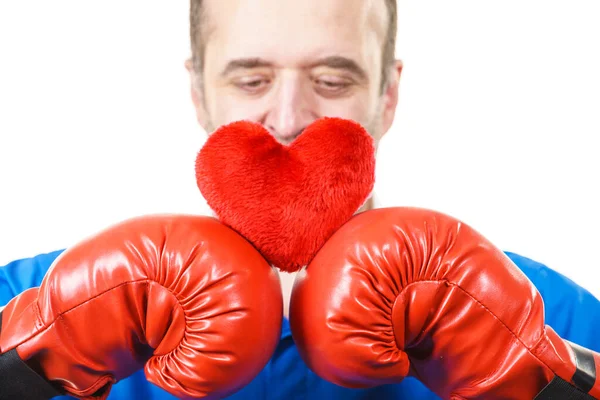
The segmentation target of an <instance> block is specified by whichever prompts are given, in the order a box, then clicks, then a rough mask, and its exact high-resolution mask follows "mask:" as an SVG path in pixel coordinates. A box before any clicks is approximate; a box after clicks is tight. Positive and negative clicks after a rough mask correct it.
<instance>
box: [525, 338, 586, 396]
mask: <svg viewBox="0 0 600 400" xmlns="http://www.w3.org/2000/svg"><path fill="white" fill-rule="evenodd" d="M565 342H566V343H567V344H568V345H569V346H571V349H573V353H574V354H575V362H576V365H577V369H576V370H575V374H573V378H572V379H573V382H574V383H575V385H573V384H571V383H569V382H567V381H565V380H564V379H562V378H560V377H558V376H555V377H554V379H552V382H550V383H549V384H548V385H546V387H545V388H544V389H543V390H542V391H541V392H540V393H539V394H538V395H537V396H536V397H535V399H534V400H555V399H560V400H594V398H593V397H592V396H590V395H589V394H588V392H589V391H590V390H592V388H593V387H594V383H595V382H596V364H595V362H594V356H593V354H592V352H591V351H590V350H588V349H586V348H584V347H581V346H579V345H576V344H575V343H571V342H569V341H567V340H565Z"/></svg>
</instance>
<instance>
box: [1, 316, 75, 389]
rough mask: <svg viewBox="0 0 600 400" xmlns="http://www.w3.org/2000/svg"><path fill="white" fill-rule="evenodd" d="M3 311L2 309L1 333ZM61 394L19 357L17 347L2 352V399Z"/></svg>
mask: <svg viewBox="0 0 600 400" xmlns="http://www.w3.org/2000/svg"><path fill="white" fill-rule="evenodd" d="M1 333H2V312H1V311H0V334H1ZM61 394H64V393H60V392H59V391H58V390H56V389H55V388H54V387H53V386H52V385H51V384H50V383H49V382H48V381H46V380H45V379H44V378H43V377H42V376H40V375H39V374H38V373H36V372H35V371H34V370H32V369H31V368H30V367H29V366H28V365H27V364H25V362H23V360H21V357H19V354H18V353H17V350H16V349H12V350H10V351H8V352H6V353H4V354H0V400H15V399H19V400H49V399H51V398H53V397H56V396H60V395H61Z"/></svg>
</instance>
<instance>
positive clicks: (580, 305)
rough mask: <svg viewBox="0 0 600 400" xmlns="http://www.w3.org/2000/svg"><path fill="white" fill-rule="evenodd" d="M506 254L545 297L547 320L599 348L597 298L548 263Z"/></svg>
mask: <svg viewBox="0 0 600 400" xmlns="http://www.w3.org/2000/svg"><path fill="white" fill-rule="evenodd" d="M505 254H506V255H507V256H508V257H509V258H510V259H511V260H512V261H513V262H514V263H515V264H516V266H517V267H519V269H520V270H521V271H522V272H523V273H524V274H525V275H526V276H527V277H528V278H529V280H530V281H531V282H532V283H533V285H534V286H535V287H536V289H537V290H538V292H539V293H540V295H541V297H542V300H543V301H544V314H545V319H546V324H547V325H549V326H551V327H552V328H553V329H554V330H555V331H556V332H557V333H558V334H559V335H560V336H561V337H563V338H564V339H567V340H570V341H572V342H574V343H577V344H579V345H581V346H584V347H587V348H590V349H592V350H595V351H600V337H599V336H598V335H597V334H596V332H597V331H598V329H600V301H599V300H598V299H597V298H596V297H594V295H592V294H591V293H590V292H589V291H587V290H586V289H585V288H583V287H581V286H579V285H577V284H576V283H575V282H573V281H572V280H571V279H569V278H568V277H566V276H564V275H563V274H561V273H559V272H557V271H555V270H553V269H551V268H550V267H548V266H546V265H544V264H542V263H540V262H538V261H535V260H533V259H531V258H528V257H524V256H522V255H520V254H516V253H512V252H506V251H505Z"/></svg>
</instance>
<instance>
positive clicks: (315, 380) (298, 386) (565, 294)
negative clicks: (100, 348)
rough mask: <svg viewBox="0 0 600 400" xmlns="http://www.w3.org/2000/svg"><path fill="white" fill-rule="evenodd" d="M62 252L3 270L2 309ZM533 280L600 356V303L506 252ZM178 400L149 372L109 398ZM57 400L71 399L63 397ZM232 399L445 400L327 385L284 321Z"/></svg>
mask: <svg viewBox="0 0 600 400" xmlns="http://www.w3.org/2000/svg"><path fill="white" fill-rule="evenodd" d="M61 252H62V250H61V251H56V252H53V253H49V254H40V255H38V256H36V257H33V258H28V259H23V260H17V261H14V262H12V263H10V264H8V265H6V266H4V267H0V306H3V305H5V304H6V303H8V301H9V300H10V299H12V298H13V297H14V296H16V295H17V294H19V293H21V292H23V291H24V290H25V289H28V288H30V287H36V286H39V285H40V283H41V281H42V278H43V277H44V274H45V273H46V271H47V270H48V268H49V267H50V265H51V264H52V262H53V261H54V259H55V258H56V257H58V255H59V254H60V253H61ZM506 254H507V255H508V256H509V257H510V258H511V259H512V261H513V262H514V263H515V264H516V265H517V266H518V267H519V268H520V269H521V270H522V271H523V272H524V273H525V275H527V277H529V279H530V280H531V281H532V282H533V284H534V285H535V286H536V288H537V289H538V291H539V292H540V293H541V295H542V298H543V299H544V306H545V315H546V323H547V324H548V325H550V326H551V327H552V328H553V329H554V330H555V331H556V332H557V333H558V334H559V335H560V336H561V337H563V338H564V339H568V340H570V341H572V342H574V343H577V344H579V345H582V346H584V347H587V348H589V349H592V350H595V351H598V352H600V335H598V332H600V301H598V299H596V298H595V297H594V296H593V295H592V294H591V293H589V292H588V291H586V290H585V289H583V288H581V287H579V286H578V285H576V284H575V283H574V282H573V281H571V280H570V279H568V278H567V277H565V276H563V275H561V274H559V273H557V272H555V271H553V270H551V269H550V268H548V267H546V266H545V265H542V264H540V263H537V262H535V261H533V260H530V259H528V258H525V257H522V256H519V255H517V254H514V253H506ZM134 398H135V399H146V400H167V399H169V400H171V399H173V400H175V399H176V398H175V397H174V396H171V395H169V394H168V393H166V392H165V391H163V390H162V389H159V388H158V387H156V386H154V385H153V384H151V383H149V382H148V381H146V378H145V376H144V372H143V371H139V372H137V373H136V374H134V375H132V376H130V377H129V378H127V379H124V380H123V381H121V382H118V383H117V384H116V385H115V386H114V387H113V390H112V391H111V394H110V395H109V397H108V399H109V400H130V399H134ZM55 399H71V397H68V396H60V397H56V398H55ZM228 399H230V400H258V399H285V400H300V399H348V400H362V399H380V400H392V399H394V400H396V399H422V400H433V399H439V397H437V396H436V395H435V394H433V393H432V392H430V391H429V390H428V389H427V388H425V387H424V386H423V385H422V384H421V383H420V382H419V381H417V380H416V379H413V378H406V379H405V380H404V381H403V382H401V383H399V384H395V385H385V386H380V387H377V388H372V389H360V390H357V389H345V388H342V387H339V386H336V385H333V384H331V383H329V382H326V381H324V380H323V379H320V378H319V377H317V376H316V375H315V374H314V373H312V372H311V371H310V370H309V369H308V368H307V366H306V365H305V364H304V362H303V361H302V360H301V358H300V356H299V354H298V350H297V348H296V346H295V345H294V341H293V339H292V335H291V332H290V326H289V322H288V321H287V320H284V321H283V328H282V331H281V340H280V342H279V345H278V346H277V349H276V351H275V353H274V355H273V357H272V358H271V360H270V362H269V363H268V364H267V366H266V367H265V368H264V369H263V370H262V371H261V373H260V374H259V375H258V376H257V377H256V378H255V379H254V380H253V381H252V382H251V383H250V384H248V385H247V386H246V387H244V388H243V389H241V390H240V391H238V392H237V393H235V394H234V395H232V396H230V397H228Z"/></svg>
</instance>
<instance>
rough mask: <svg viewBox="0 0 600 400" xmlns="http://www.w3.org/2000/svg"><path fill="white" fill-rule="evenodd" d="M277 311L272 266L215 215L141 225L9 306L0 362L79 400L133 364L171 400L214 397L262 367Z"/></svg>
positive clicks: (107, 240) (75, 258) (127, 225)
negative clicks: (18, 364) (10, 362)
mask: <svg viewBox="0 0 600 400" xmlns="http://www.w3.org/2000/svg"><path fill="white" fill-rule="evenodd" d="M282 304H283V303H282V295H281V289H280V286H279V278H278V275H277V272H276V270H275V269H274V268H272V267H271V266H270V265H269V264H268V263H267V262H266V261H265V260H264V259H263V257H262V256H261V255H260V254H259V253H258V252H257V251H256V250H255V249H254V247H252V246H251V245H250V243H249V242H247V241H246V240H245V239H244V238H242V237H241V236H240V235H239V234H237V233H236V232H234V231H233V230H232V229H230V228H228V227H226V226H225V225H223V224H221V223H220V222H219V221H217V220H216V219H214V218H209V217H200V216H176V215H162V216H150V217H140V218H136V219H132V220H128V221H126V222H124V223H120V224H117V225H115V226H113V227H111V228H109V229H107V230H104V231H102V232H100V233H99V234H97V235H95V236H93V237H91V238H88V239H87V240H85V241H83V242H81V243H79V244H78V245H76V246H74V247H73V248H71V249H69V250H67V251H65V252H64V253H63V254H61V255H60V257H59V258H58V259H57V260H56V261H55V263H54V265H53V266H52V267H51V268H50V270H49V271H48V273H47V274H46V276H45V277H44V280H43V282H42V284H41V286H40V287H39V288H34V289H29V290H27V291H25V292H23V293H22V294H20V295H19V296H17V297H16V298H14V299H13V300H11V301H10V302H9V303H8V305H7V306H6V307H5V308H4V310H2V314H1V315H0V316H1V321H2V325H1V332H0V353H2V355H1V356H0V357H2V358H4V357H7V358H8V357H13V358H14V357H16V355H18V357H19V358H20V360H22V361H25V362H26V364H27V366H29V367H31V368H32V369H33V370H34V371H36V372H37V373H39V374H40V375H42V376H43V377H44V378H45V379H46V380H47V381H48V382H49V383H51V384H52V386H54V387H58V388H59V389H60V391H61V392H65V393H66V394H69V395H71V396H74V397H77V398H92V396H94V397H93V398H94V399H105V398H106V397H107V396H108V394H109V391H110V388H111V387H112V385H113V384H114V383H115V382H117V381H119V380H121V379H123V378H126V377H127V376H129V375H131V374H133V373H134V372H136V371H138V370H139V369H141V368H142V367H144V370H145V373H146V377H147V378H148V380H149V381H150V382H152V383H154V384H156V385H158V386H160V387H161V388H163V389H165V390H166V391H168V392H170V393H172V394H173V395H175V396H178V397H180V398H189V397H193V398H221V397H225V396H227V395H229V394H231V393H233V392H235V391H237V390H239V389H240V388H241V387H243V386H245V385H246V384H247V383H249V382H250V381H251V380H252V379H253V378H254V377H255V376H256V375H257V374H258V373H259V372H260V371H261V370H262V368H263V367H264V366H265V365H266V364H267V362H268V360H269V359H270V357H271V355H272V353H273V351H274V350H275V347H276V345H277V343H278V340H279V336H280V332H281V318H282V317H281V315H282V307H283V305H282ZM15 351H16V355H15ZM0 369H2V368H0ZM11 370H12V368H4V369H3V372H2V374H6V373H7V371H8V372H10V371H11ZM15 379H19V377H15ZM5 381H6V379H5ZM7 390H8V388H6V387H4V388H2V387H0V398H3V395H7V394H6V393H7ZM13 391H14V388H13ZM16 395H17V396H18V398H20V399H23V398H27V396H30V397H33V396H31V395H30V394H29V393H28V390H24V391H23V392H21V393H16ZM11 398H17V397H11Z"/></svg>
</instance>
